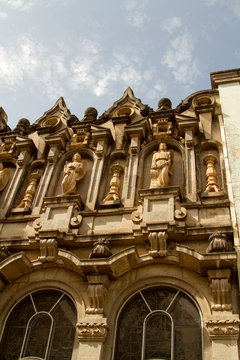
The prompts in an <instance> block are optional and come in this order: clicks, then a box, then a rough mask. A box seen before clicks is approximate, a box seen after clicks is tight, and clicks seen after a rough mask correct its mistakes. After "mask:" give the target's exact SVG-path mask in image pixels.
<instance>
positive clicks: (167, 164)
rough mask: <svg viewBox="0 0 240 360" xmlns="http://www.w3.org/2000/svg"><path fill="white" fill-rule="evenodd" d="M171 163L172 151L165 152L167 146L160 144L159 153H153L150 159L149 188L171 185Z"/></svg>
mask: <svg viewBox="0 0 240 360" xmlns="http://www.w3.org/2000/svg"><path fill="white" fill-rule="evenodd" d="M172 163H173V151H172V150H167V145H166V144H165V143H161V144H160V145H159V151H155V152H154V153H153V157H152V165H151V170H150V176H151V184H150V188H157V187H160V186H168V185H170V184H171V179H170V175H171V167H172Z"/></svg>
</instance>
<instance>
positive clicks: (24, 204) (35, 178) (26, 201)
mask: <svg viewBox="0 0 240 360" xmlns="http://www.w3.org/2000/svg"><path fill="white" fill-rule="evenodd" d="M40 177H41V175H40V173H39V170H37V171H35V172H33V173H32V174H31V176H30V179H29V184H28V187H27V189H26V192H25V194H24V197H23V199H22V200H21V202H20V204H18V206H17V209H20V208H23V209H24V208H31V206H32V203H33V199H34V196H35V193H36V191H37V184H38V182H39V179H40Z"/></svg>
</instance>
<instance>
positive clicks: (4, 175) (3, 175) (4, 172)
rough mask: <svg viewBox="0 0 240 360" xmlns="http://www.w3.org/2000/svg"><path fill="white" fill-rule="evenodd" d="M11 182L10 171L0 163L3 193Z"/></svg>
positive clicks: (0, 186) (0, 182)
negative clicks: (9, 181)
mask: <svg viewBox="0 0 240 360" xmlns="http://www.w3.org/2000/svg"><path fill="white" fill-rule="evenodd" d="M8 180H9V170H8V169H4V166H3V163H0V191H2V190H3V189H4V188H5V187H6V185H7V183H8Z"/></svg>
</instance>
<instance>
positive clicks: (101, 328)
mask: <svg viewBox="0 0 240 360" xmlns="http://www.w3.org/2000/svg"><path fill="white" fill-rule="evenodd" d="M76 327H77V334H78V339H79V340H81V341H94V342H95V341H98V342H104V341H105V339H106V337H107V332H108V325H107V324H106V323H105V322H79V323H77V325H76Z"/></svg>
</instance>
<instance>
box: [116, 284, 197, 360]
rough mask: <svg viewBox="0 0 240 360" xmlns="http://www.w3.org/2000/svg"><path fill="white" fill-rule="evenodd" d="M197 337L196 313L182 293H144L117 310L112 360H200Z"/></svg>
mask: <svg viewBox="0 0 240 360" xmlns="http://www.w3.org/2000/svg"><path fill="white" fill-rule="evenodd" d="M201 333H202V331H201V318H200V314H199V311H198V309H197V307H196V305H195V303H194V302H193V300H192V299H191V298H190V297H189V296H187V295H186V294H185V293H184V292H182V291H180V290H177V289H173V288H167V287H166V288H165V287H162V288H154V289H145V290H142V291H139V292H138V293H137V294H135V295H134V296H133V297H132V298H131V299H130V300H129V301H128V302H127V303H126V304H125V306H124V307H123V309H122V310H121V313H120V315H119V318H118V322H117V333H116V341H115V354H114V360H140V359H141V360H174V359H175V360H176V359H178V360H200V359H202V335H201Z"/></svg>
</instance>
